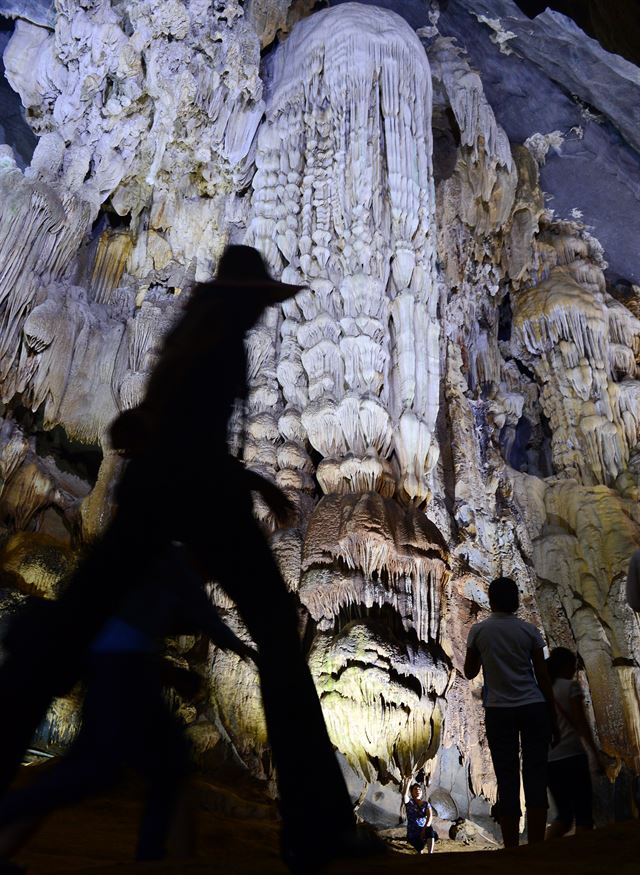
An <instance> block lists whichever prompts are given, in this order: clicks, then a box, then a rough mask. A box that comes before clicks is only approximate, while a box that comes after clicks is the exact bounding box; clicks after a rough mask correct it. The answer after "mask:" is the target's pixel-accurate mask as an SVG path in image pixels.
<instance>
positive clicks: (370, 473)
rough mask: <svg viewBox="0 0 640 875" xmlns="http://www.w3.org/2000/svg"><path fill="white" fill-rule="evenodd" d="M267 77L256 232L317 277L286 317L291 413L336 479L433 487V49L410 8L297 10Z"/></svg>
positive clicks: (256, 239) (355, 485)
mask: <svg viewBox="0 0 640 875" xmlns="http://www.w3.org/2000/svg"><path fill="white" fill-rule="evenodd" d="M336 21H339V22H340V26H339V27H336V26H335V22H336ZM268 82H269V88H268V94H267V109H266V120H265V123H264V124H263V125H262V127H261V128H260V131H259V134H258V139H257V149H256V158H255V161H256V168H257V171H256V174H255V176H254V178H253V192H254V193H253V197H252V210H251V216H250V219H249V224H248V229H247V236H246V241H247V242H250V243H253V244H255V245H256V246H257V247H258V248H259V249H261V250H262V251H263V252H264V254H265V256H266V257H267V259H268V260H269V263H270V264H271V267H272V269H273V270H274V271H276V272H277V273H282V272H283V271H284V272H285V273H286V275H287V276H291V277H294V276H295V277H302V279H303V281H306V282H308V283H309V287H310V288H309V292H308V293H305V294H304V295H299V296H298V297H297V298H296V302H295V303H292V304H291V305H289V306H288V307H287V308H286V309H285V315H286V318H285V320H284V322H283V324H282V326H281V329H280V332H281V338H282V342H281V346H280V353H279V360H278V363H277V371H278V379H279V381H280V384H281V386H282V395H283V402H284V410H283V413H284V414H289V415H299V416H300V420H301V423H302V427H303V431H304V433H305V437H306V438H307V439H308V441H309V443H310V444H311V446H312V447H313V448H314V450H316V451H317V452H319V453H320V454H321V455H322V456H323V459H322V461H321V462H320V464H319V466H318V480H319V482H320V485H321V487H322V489H323V491H325V492H326V493H331V492H352V491H355V492H360V491H366V490H370V489H376V490H380V491H381V492H383V494H392V493H393V492H394V491H395V490H394V486H395V487H396V488H397V489H398V495H399V497H400V499H401V500H408V501H412V502H416V503H418V504H420V503H423V502H424V500H425V499H426V498H427V496H428V494H429V484H428V480H427V476H428V473H429V471H430V470H431V469H432V468H433V466H434V465H435V463H436V461H437V454H438V451H437V443H436V441H435V440H434V432H435V423H436V418H437V413H438V382H439V375H440V362H439V335H440V329H439V324H438V322H437V318H436V316H437V305H438V291H437V288H436V285H435V273H434V255H435V229H434V226H433V215H434V192H433V179H432V173H431V157H430V156H431V130H430V108H431V77H430V72H429V64H428V61H427V59H426V56H425V54H424V51H423V49H422V46H421V45H420V42H419V40H418V39H417V38H416V36H415V34H414V33H413V32H412V31H411V29H410V28H409V27H408V26H407V25H406V23H405V22H404V21H403V20H402V19H401V18H400V17H399V16H397V15H395V14H394V13H392V12H386V11H381V10H376V11H375V14H371V11H370V10H368V9H367V8H366V7H362V6H359V5H358V4H354V3H348V4H345V5H344V6H341V7H340V9H339V10H329V11H327V12H321V13H318V14H316V15H314V16H313V17H312V18H310V19H308V20H306V21H304V22H301V23H300V24H298V25H297V26H296V27H295V28H294V30H293V32H292V33H291V35H290V36H289V38H288V39H287V41H286V42H285V43H284V45H283V46H281V47H280V48H279V49H278V51H277V52H276V53H275V54H274V56H273V59H272V62H271V64H270V68H269V72H268ZM283 275H285V274H283ZM394 481H395V484H394Z"/></svg>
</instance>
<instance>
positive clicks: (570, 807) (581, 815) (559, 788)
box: [549, 754, 593, 829]
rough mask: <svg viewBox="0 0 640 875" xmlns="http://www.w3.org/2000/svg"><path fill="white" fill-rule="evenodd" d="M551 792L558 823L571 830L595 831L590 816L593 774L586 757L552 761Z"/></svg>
mask: <svg viewBox="0 0 640 875" xmlns="http://www.w3.org/2000/svg"><path fill="white" fill-rule="evenodd" d="M549 790H550V791H551V795H552V796H553V801H554V802H555V804H556V808H557V809H558V814H557V816H556V820H557V821H560V822H561V823H563V824H564V825H565V826H566V827H567V828H569V827H570V826H571V825H572V823H573V821H574V820H575V822H576V826H581V827H582V828H583V829H592V828H593V814H592V812H591V799H592V788H591V772H590V771H589V760H588V759H587V755H586V754H577V755H576V756H573V757H565V758H564V759H562V760H552V761H551V762H550V763H549Z"/></svg>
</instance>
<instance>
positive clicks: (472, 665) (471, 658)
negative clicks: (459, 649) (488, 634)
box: [463, 645, 482, 681]
mask: <svg viewBox="0 0 640 875" xmlns="http://www.w3.org/2000/svg"><path fill="white" fill-rule="evenodd" d="M481 668H482V661H481V659H480V654H479V653H478V651H477V650H476V648H475V647H474V646H473V645H472V646H471V647H467V655H466V656H465V659H464V669H463V671H464V676H465V677H466V678H467V680H470V681H471V680H473V679H474V678H475V677H477V676H478V674H480V669H481Z"/></svg>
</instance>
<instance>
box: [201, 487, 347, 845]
mask: <svg viewBox="0 0 640 875" xmlns="http://www.w3.org/2000/svg"><path fill="white" fill-rule="evenodd" d="M218 519H219V525H218V526H217V530H216V536H215V542H214V543H212V532H211V530H210V529H208V530H207V531H206V532H205V531H201V530H200V531H199V532H192V534H191V537H190V542H189V544H190V546H191V548H192V549H193V550H194V553H196V554H197V556H198V559H199V560H200V562H201V563H202V564H203V565H204V566H205V567H208V568H210V569H211V573H212V576H214V577H215V578H216V579H217V580H218V581H219V583H220V584H221V586H222V587H223V588H224V589H225V591H226V592H227V593H228V594H229V595H230V596H231V598H232V599H233V600H234V601H235V603H236V605H237V606H238V610H239V612H240V615H241V617H242V619H243V621H244V622H245V624H246V626H247V629H248V630H249V633H250V634H251V636H252V638H253V640H254V641H255V643H256V644H257V646H258V650H259V652H260V657H261V660H260V681H261V689H262V698H263V703H264V710H265V718H266V723H267V729H268V732H269V741H270V745H271V749H272V753H273V758H274V763H275V766H276V771H277V778H278V790H279V796H280V806H281V812H282V816H283V820H284V841H285V843H288V844H289V845H290V846H292V847H293V846H296V848H299V849H300V853H302V849H303V848H304V849H305V851H306V853H307V854H310V853H313V854H316V855H317V854H322V851H323V849H322V848H321V849H319V848H318V847H317V842H316V839H317V836H318V834H321V835H322V836H323V845H325V846H326V850H327V855H328V856H330V855H331V845H332V842H335V843H336V845H337V844H339V842H340V841H341V837H342V839H344V836H345V835H347V834H350V833H351V834H352V833H353V830H354V818H353V812H352V807H351V802H350V799H349V795H348V792H347V789H346V786H345V783H344V779H343V777H342V773H341V771H340V767H339V765H338V762H337V759H336V756H335V753H334V750H333V745H332V744H331V741H330V739H329V736H328V733H327V730H326V727H325V723H324V718H323V715H322V710H321V707H320V702H319V699H318V695H317V693H316V690H315V686H314V683H313V680H312V678H311V674H310V672H309V668H308V666H307V664H306V661H305V660H304V657H303V654H302V648H301V643H300V640H299V637H298V624H297V614H296V610H295V606H294V603H293V601H292V598H291V596H290V594H289V593H288V592H287V590H286V586H285V584H284V581H283V580H282V577H281V575H280V572H279V569H278V567H277V565H276V563H275V560H274V558H273V556H272V553H271V550H270V549H269V547H268V544H267V542H266V540H265V538H264V537H263V535H262V533H261V532H260V530H259V529H258V527H257V525H256V523H255V522H254V520H253V517H252V515H251V507H250V503H249V496H248V494H247V495H245V496H242V495H238V494H237V493H236V495H235V498H234V500H233V504H232V506H231V507H227V508H226V509H225V512H224V514H223V515H222V517H219V518H218ZM231 545H238V547H237V552H233V550H232V549H230V546H231ZM310 766H311V767H312V768H313V773H314V791H313V796H314V803H313V809H314V813H313V817H309V813H308V790H307V788H306V787H305V782H304V781H303V780H301V776H302V775H303V774H304V773H305V771H307V770H308V768H309V767H310ZM305 800H306V801H305ZM311 837H313V841H312V842H310V839H311ZM312 848H313V851H312V850H311V849H312Z"/></svg>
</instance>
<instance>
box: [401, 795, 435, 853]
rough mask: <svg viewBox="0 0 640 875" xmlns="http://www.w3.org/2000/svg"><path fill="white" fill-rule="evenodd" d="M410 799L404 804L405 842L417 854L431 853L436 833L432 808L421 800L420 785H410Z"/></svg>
mask: <svg viewBox="0 0 640 875" xmlns="http://www.w3.org/2000/svg"><path fill="white" fill-rule="evenodd" d="M409 793H410V794H411V799H409V801H408V802H407V804H406V811H407V841H408V842H409V844H410V845H413V847H414V848H415V849H416V851H417V852H418V853H419V854H424V853H425V851H426V853H427V854H432V853H433V845H434V843H435V840H436V832H435V830H434V828H433V826H432V823H433V808H432V807H431V804H430V803H429V801H428V800H427V799H422V787H421V786H420V784H412V785H411V789H410V790H409Z"/></svg>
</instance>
